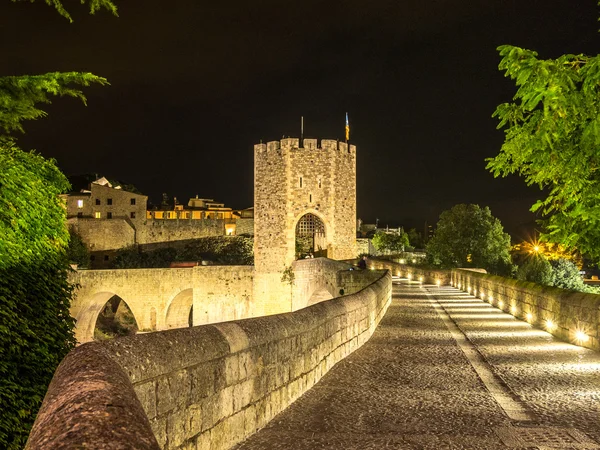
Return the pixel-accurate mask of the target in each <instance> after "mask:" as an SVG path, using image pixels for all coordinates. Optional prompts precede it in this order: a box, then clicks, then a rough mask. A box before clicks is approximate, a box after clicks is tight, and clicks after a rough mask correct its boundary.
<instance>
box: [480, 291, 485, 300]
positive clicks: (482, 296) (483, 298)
mask: <svg viewBox="0 0 600 450" xmlns="http://www.w3.org/2000/svg"><path fill="white" fill-rule="evenodd" d="M479 297H481V300H485V294H484V293H483V292H481V293H480V295H479Z"/></svg>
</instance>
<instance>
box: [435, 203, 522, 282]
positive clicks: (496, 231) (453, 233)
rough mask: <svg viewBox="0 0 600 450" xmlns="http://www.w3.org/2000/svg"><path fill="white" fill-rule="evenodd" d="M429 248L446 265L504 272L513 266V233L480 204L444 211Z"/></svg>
mask: <svg viewBox="0 0 600 450" xmlns="http://www.w3.org/2000/svg"><path fill="white" fill-rule="evenodd" d="M426 250H427V255H428V258H429V261H430V263H432V264H433V265H437V266H440V267H443V268H451V267H479V268H484V269H486V270H487V271H489V272H492V273H497V274H503V275H505V274H508V273H510V271H511V268H512V264H511V260H510V253H509V251H510V236H509V235H508V234H507V233H505V232H504V229H503V227H502V224H501V223H500V221H499V220H498V219H497V218H495V217H493V216H492V213H491V211H490V209H489V208H488V207H485V208H481V207H480V206H479V205H464V204H461V205H456V206H454V207H452V208H451V209H449V210H447V211H444V212H443V213H442V214H441V215H440V220H439V222H438V223H437V228H436V230H435V233H434V235H433V237H432V238H431V240H430V241H429V242H428V244H427V248H426Z"/></svg>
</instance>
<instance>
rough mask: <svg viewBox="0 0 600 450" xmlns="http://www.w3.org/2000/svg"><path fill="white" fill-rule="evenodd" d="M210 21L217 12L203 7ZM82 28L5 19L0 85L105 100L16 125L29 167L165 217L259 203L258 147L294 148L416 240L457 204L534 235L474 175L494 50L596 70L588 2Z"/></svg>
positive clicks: (76, 12) (524, 210) (392, 5)
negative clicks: (316, 141)
mask: <svg viewBox="0 0 600 450" xmlns="http://www.w3.org/2000/svg"><path fill="white" fill-rule="evenodd" d="M209 3H210V4H209ZM66 5H67V9H69V11H70V12H71V13H72V15H73V18H74V19H75V22H74V23H73V24H69V22H68V21H67V20H66V19H64V18H63V17H61V16H60V15H58V14H57V13H56V12H55V11H54V10H53V9H52V8H50V7H48V6H47V5H45V4H44V3H43V2H42V1H38V2H36V3H34V4H30V3H29V2H23V3H16V4H15V3H11V2H9V1H8V0H2V3H0V75H21V74H36V73H45V72H51V71H90V72H93V73H95V74H97V75H100V76H104V77H106V78H108V80H109V82H110V83H111V85H110V86H105V87H99V86H98V87H92V88H87V89H86V90H85V92H86V94H87V96H88V106H87V107H85V106H83V105H82V104H81V103H80V102H78V101H77V100H75V99H71V98H65V99H56V100H55V101H54V103H53V104H52V105H50V106H49V107H48V108H47V111H48V112H49V117H47V118H46V119H42V120H39V121H36V122H28V123H25V128H26V132H27V134H26V135H24V136H22V137H19V142H20V145H21V147H23V148H24V149H32V148H34V149H37V150H38V151H39V152H40V153H41V154H42V155H44V156H46V157H53V158H56V160H57V161H58V164H59V166H60V168H61V169H62V170H63V171H64V172H65V173H66V174H68V175H76V174H83V173H98V174H100V175H105V176H107V177H109V178H114V179H118V180H121V181H123V182H126V183H131V184H134V185H135V186H136V187H137V188H138V189H139V190H140V191H142V192H143V193H145V194H148V195H149V196H150V197H151V200H154V201H159V199H160V195H161V193H163V192H166V193H167V194H168V195H169V196H170V197H173V196H176V197H177V198H178V199H179V201H180V202H187V199H188V198H189V197H192V196H195V195H196V194H198V195H199V196H200V197H208V198H214V199H216V200H220V201H222V202H225V204H226V205H227V206H231V207H233V208H245V207H249V206H252V203H253V184H252V182H253V144H255V143H258V142H259V141H260V140H261V139H262V140H263V142H266V141H269V140H276V139H280V138H281V137H282V136H296V137H297V136H298V135H299V132H300V116H304V123H305V137H315V138H329V139H343V138H344V115H345V112H346V111H348V113H349V115H350V122H351V142H352V143H354V144H356V145H357V147H358V164H357V166H358V169H357V172H358V173H357V176H358V186H357V189H358V198H357V202H358V215H359V217H361V218H362V219H363V220H364V221H365V222H374V221H375V219H376V218H379V223H380V225H385V224H390V225H398V224H401V225H404V226H407V227H418V228H419V229H421V228H422V226H423V223H424V221H425V220H427V221H429V222H430V223H435V222H437V219H438V216H439V213H440V212H441V211H443V210H444V209H448V208H450V207H451V206H453V205H454V204H457V203H478V204H480V205H482V206H484V205H487V206H489V207H490V208H491V209H492V213H493V214H494V215H495V216H497V217H499V218H500V219H501V220H502V222H503V224H504V225H505V228H507V230H508V231H510V232H513V233H514V232H515V230H517V229H518V226H519V225H520V224H523V223H528V222H531V221H532V220H534V219H535V217H534V216H533V215H532V214H531V213H529V212H528V209H529V206H530V205H531V204H532V203H533V202H534V200H536V198H538V197H539V196H540V192H539V190H537V189H535V188H527V187H526V186H525V183H524V182H523V180H522V179H520V178H517V177H513V178H509V179H494V178H493V176H492V175H491V174H490V173H489V172H487V171H486V170H485V162H484V159H485V158H486V157H491V156H494V155H496V154H497V153H498V150H499V149H500V146H501V144H502V141H503V133H502V132H501V131H499V130H496V124H497V122H496V120H495V119H493V118H492V117H491V115H492V113H493V111H494V110H495V108H496V106H497V105H498V104H499V103H502V102H504V101H509V100H510V99H511V98H512V95H513V94H514V92H515V88H514V84H513V83H512V82H511V81H510V80H508V79H506V78H504V75H503V73H501V72H500V71H499V70H498V68H497V67H498V62H499V56H498V53H497V50H496V47H497V46H498V45H501V44H512V45H518V46H521V47H525V48H530V49H533V50H536V51H538V53H539V54H540V57H543V58H550V57H557V56H559V55H561V54H563V53H587V54H597V53H598V49H599V48H600V46H599V43H600V35H599V34H598V32H597V30H598V28H599V26H600V25H599V24H598V22H597V17H598V15H599V14H600V9H599V8H598V7H597V5H596V2H595V0H453V1H450V0H446V1H444V0H429V1H423V0H387V1H381V0H375V1H371V2H367V1H364V0H346V1H339V0H331V1H325V0H305V1H300V2H287V1H281V0H277V1H275V0H256V1H247V0H244V1H240V0H231V1H221V2H200V1H197V0H181V1H177V2H167V1H163V2H158V1H156V0H145V1H141V0H129V1H119V0H117V6H118V7H119V17H118V18H116V17H113V16H111V15H110V14H109V13H108V12H105V11H102V12H99V13H97V14H96V15H95V16H90V15H88V14H87V11H86V9H85V8H84V7H82V6H80V5H79V4H78V2H75V1H67V2H66Z"/></svg>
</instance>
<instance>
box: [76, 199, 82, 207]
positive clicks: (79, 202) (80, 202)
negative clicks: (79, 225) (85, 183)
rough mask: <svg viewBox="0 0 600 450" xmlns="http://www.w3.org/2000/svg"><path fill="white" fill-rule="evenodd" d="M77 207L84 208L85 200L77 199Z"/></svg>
mask: <svg viewBox="0 0 600 450" xmlns="http://www.w3.org/2000/svg"><path fill="white" fill-rule="evenodd" d="M77 207H78V208H83V200H77Z"/></svg>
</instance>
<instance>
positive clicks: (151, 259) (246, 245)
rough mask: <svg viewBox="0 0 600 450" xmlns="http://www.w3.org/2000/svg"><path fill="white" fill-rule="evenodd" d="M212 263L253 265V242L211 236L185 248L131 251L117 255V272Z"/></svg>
mask: <svg viewBox="0 0 600 450" xmlns="http://www.w3.org/2000/svg"><path fill="white" fill-rule="evenodd" d="M204 260H208V261H212V262H214V263H216V264H222V265H252V264H254V252H253V240H252V238H247V237H242V236H212V237H204V238H200V239H196V240H194V241H193V242H190V243H188V244H186V245H185V247H183V248H174V247H168V248H159V249H156V250H151V251H142V250H141V249H140V248H139V247H135V246H134V247H129V248H126V249H123V250H120V251H119V252H117V255H116V256H115V259H114V262H113V266H114V267H115V268H116V269H132V268H151V267H169V265H170V264H171V263H172V262H176V261H204Z"/></svg>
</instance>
